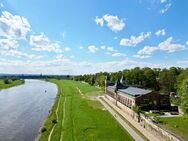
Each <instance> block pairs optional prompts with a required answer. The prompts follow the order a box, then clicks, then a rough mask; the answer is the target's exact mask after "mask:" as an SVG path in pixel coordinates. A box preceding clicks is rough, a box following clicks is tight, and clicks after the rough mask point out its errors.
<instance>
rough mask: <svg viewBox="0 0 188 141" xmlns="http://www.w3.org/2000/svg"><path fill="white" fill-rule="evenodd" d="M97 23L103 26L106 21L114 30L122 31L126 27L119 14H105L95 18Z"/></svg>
mask: <svg viewBox="0 0 188 141" xmlns="http://www.w3.org/2000/svg"><path fill="white" fill-rule="evenodd" d="M95 22H96V24H98V25H100V26H103V25H104V23H106V25H107V26H108V27H109V28H110V29H111V30H112V31H114V32H117V31H121V30H123V28H124V27H125V23H124V21H123V19H119V17H118V16H113V15H108V14H106V15H104V16H103V17H102V18H99V17H96V18H95Z"/></svg>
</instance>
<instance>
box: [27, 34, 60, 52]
mask: <svg viewBox="0 0 188 141" xmlns="http://www.w3.org/2000/svg"><path fill="white" fill-rule="evenodd" d="M30 46H32V50H35V51H47V52H55V53H61V52H62V50H61V47H60V45H59V44H58V43H56V42H52V41H50V40H49V39H48V37H47V36H46V35H45V34H44V33H41V34H40V35H31V36H30Z"/></svg>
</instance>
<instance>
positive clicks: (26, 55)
mask: <svg viewBox="0 0 188 141" xmlns="http://www.w3.org/2000/svg"><path fill="white" fill-rule="evenodd" d="M187 13H188V1H187V0H181V1H179V0H118V1H117V0H111V1H109V0H102V1H101V0H95V1H89V0H78V1H73V0H53V1H52V0H49V1H48V2H46V1H44V0H40V1H37V0H32V1H25V0H14V1H12V0H6V1H5V0H0V66H1V67H0V73H44V74H85V73H96V72H99V71H108V72H113V71H118V70H123V69H126V68H133V67H137V66H138V67H147V66H149V67H161V68H164V67H170V66H179V67H187V66H188V55H187V54H188V50H187V48H188V15H187Z"/></svg>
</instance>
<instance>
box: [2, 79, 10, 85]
mask: <svg viewBox="0 0 188 141" xmlns="http://www.w3.org/2000/svg"><path fill="white" fill-rule="evenodd" d="M4 83H5V84H11V83H12V80H11V79H4Z"/></svg>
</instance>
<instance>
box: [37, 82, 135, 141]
mask: <svg viewBox="0 0 188 141" xmlns="http://www.w3.org/2000/svg"><path fill="white" fill-rule="evenodd" d="M53 81H54V82H55V83H56V84H58V86H59V89H60V90H59V94H58V97H57V99H56V103H55V105H54V107H53V110H52V113H51V114H50V115H49V117H48V119H47V120H46V122H45V124H44V127H45V128H46V129H47V131H45V132H43V133H42V134H41V136H40V138H39V140H40V141H44V140H45V141H46V140H47V138H48V136H49V133H50V131H51V129H52V128H53V124H52V120H53V119H54V118H55V109H56V108H57V105H58V104H57V103H58V100H59V98H61V99H60V101H61V104H60V106H59V110H58V111H59V112H58V115H59V120H58V123H57V125H56V127H55V128H54V131H53V133H52V136H51V141H59V140H60V139H61V136H62V140H63V141H107V140H108V141H125V140H126V141H132V140H134V139H133V138H132V137H131V136H130V135H129V134H128V133H127V132H126V131H125V130H124V129H123V128H122V127H121V126H120V125H119V123H118V122H117V121H116V120H115V119H114V117H113V116H111V114H110V113H109V112H107V111H105V110H104V109H103V108H104V107H103V106H102V105H101V104H100V103H99V102H98V101H95V100H90V99H89V96H94V95H95V94H96V95H99V94H100V93H101V90H100V89H98V88H96V87H94V86H90V85H88V84H84V83H81V82H76V81H70V80H53ZM76 87H78V88H79V89H80V90H81V92H82V93H83V94H84V95H81V94H80V93H79V92H78V90H77V89H76ZM61 90H62V93H61ZM64 102H65V103H64ZM63 110H65V111H64V112H63ZM63 114H65V115H64V126H63V127H62V119H63Z"/></svg>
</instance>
